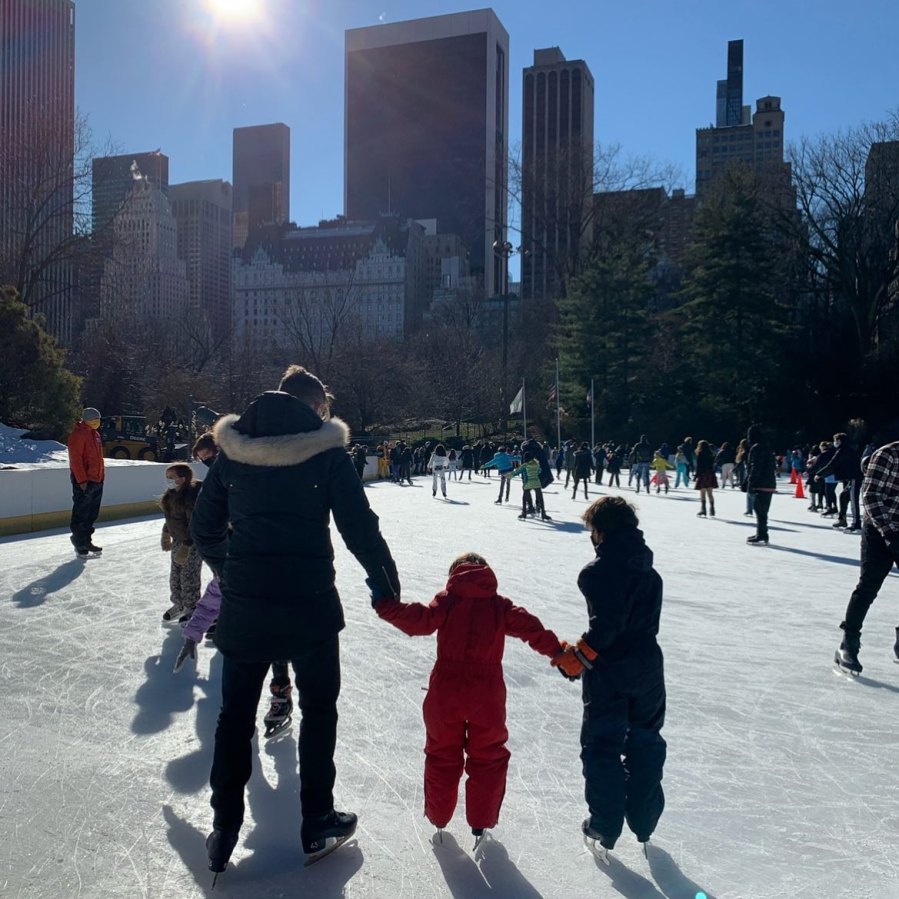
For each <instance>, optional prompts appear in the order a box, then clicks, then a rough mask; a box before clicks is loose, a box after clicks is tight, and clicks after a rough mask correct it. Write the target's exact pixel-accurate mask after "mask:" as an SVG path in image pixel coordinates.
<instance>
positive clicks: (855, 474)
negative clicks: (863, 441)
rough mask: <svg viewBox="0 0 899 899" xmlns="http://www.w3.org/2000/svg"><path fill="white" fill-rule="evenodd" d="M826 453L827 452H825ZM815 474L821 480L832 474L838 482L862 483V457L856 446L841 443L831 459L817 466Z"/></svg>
mask: <svg viewBox="0 0 899 899" xmlns="http://www.w3.org/2000/svg"><path fill="white" fill-rule="evenodd" d="M825 452H826V451H825ZM815 474H816V475H818V476H819V477H820V478H821V480H824V478H826V477H827V476H828V475H830V474H832V475H833V476H834V477H835V478H836V479H837V480H838V481H860V480H861V479H862V464H861V456H860V455H859V452H858V450H857V449H856V448H855V447H854V446H850V445H849V444H848V443H841V444H840V445H839V446H838V447H837V448H836V450H835V451H834V452H833V454H832V455H831V456H830V458H829V459H825V460H824V462H823V464H822V463H820V462H819V464H818V465H816V466H815Z"/></svg>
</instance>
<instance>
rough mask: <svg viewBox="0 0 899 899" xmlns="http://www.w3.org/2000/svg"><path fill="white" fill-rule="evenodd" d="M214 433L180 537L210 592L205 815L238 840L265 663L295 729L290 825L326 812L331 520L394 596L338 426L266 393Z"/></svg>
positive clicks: (333, 598)
mask: <svg viewBox="0 0 899 899" xmlns="http://www.w3.org/2000/svg"><path fill="white" fill-rule="evenodd" d="M214 433H215V438H216V443H217V444H218V445H219V447H220V450H221V451H220V452H219V455H218V457H217V458H216V460H215V463H214V464H213V466H212V468H211V469H210V471H209V474H208V476H207V477H206V480H205V481H204V482H203V489H202V490H201V491H200V496H199V498H198V499H197V504H196V506H195V507H194V511H193V515H192V516H191V534H192V535H193V538H194V543H195V544H196V546H197V549H198V550H199V552H200V555H201V556H202V557H203V559H204V560H205V561H206V562H207V563H208V564H209V566H210V567H211V568H212V569H213V571H214V572H215V573H216V575H218V577H219V580H220V583H221V590H222V607H221V613H220V615H219V620H218V627H217V630H216V638H215V642H216V645H217V646H218V648H219V650H220V651H221V653H222V656H223V657H224V661H223V664H222V710H221V713H220V715H219V720H218V727H217V729H216V733H215V752H214V755H213V762H212V774H211V777H210V783H211V785H212V800H211V801H212V807H213V809H214V810H215V819H214V823H215V826H216V827H220V828H224V829H226V830H237V829H239V828H240V826H241V823H242V822H243V814H244V801H243V799H244V788H245V786H246V784H247V782H248V781H249V779H250V773H251V768H252V744H251V740H252V737H253V730H254V722H255V718H256V709H257V706H258V703H259V697H260V694H261V691H262V685H263V682H264V680H265V677H266V674H267V672H268V668H269V663H270V662H273V661H276V660H279V659H289V660H290V661H291V664H292V665H293V668H294V672H295V675H296V685H297V690H298V692H299V706H300V709H301V711H302V716H303V723H302V727H301V728H300V739H299V756H300V805H301V808H302V812H303V816H304V818H307V817H311V816H317V815H323V814H326V813H328V812H329V811H331V809H332V808H333V803H334V798H333V788H334V780H335V775H336V772H335V768H334V749H335V745H336V740H337V697H338V694H339V692H340V656H339V649H338V638H337V635H338V633H339V631H341V630H342V629H343V626H344V618H343V608H342V606H341V603H340V597H339V596H338V593H337V589H336V587H335V583H334V581H335V572H334V550H333V547H332V546H331V534H330V528H329V524H330V522H331V517H332V516H333V519H334V523H335V525H336V526H337V529H338V530H339V531H340V535H341V536H342V537H343V540H344V542H345V543H346V545H347V548H348V549H349V550H350V552H351V553H352V554H353V555H354V556H355V557H356V558H357V559H358V560H359V562H360V563H361V564H362V566H363V567H364V568H365V571H366V573H367V575H368V579H369V584H370V585H371V587H372V589H373V590H377V591H378V592H379V593H381V594H382V595H384V596H393V595H394V594H395V593H399V589H400V585H399V578H398V577H397V573H396V566H395V564H394V562H393V558H392V557H391V555H390V551H389V550H388V548H387V545H386V543H385V542H384V539H383V537H382V536H381V533H380V530H379V527H378V517H377V515H375V513H374V512H373V511H372V510H371V508H370V507H369V505H368V500H367V499H366V496H365V490H364V488H363V486H362V483H361V481H360V480H359V478H358V477H357V475H356V472H355V471H354V468H353V463H352V461H351V459H350V457H349V455H348V454H347V452H346V450H345V448H344V447H345V445H346V443H347V441H348V438H349V428H348V427H347V426H346V425H345V424H344V423H343V422H342V421H340V420H339V419H332V420H331V421H322V420H321V418H319V417H318V415H317V414H316V413H315V412H314V411H313V410H312V408H311V407H310V406H307V405H306V404H305V403H302V402H300V401H299V400H298V399H296V398H295V397H293V396H291V395H289V394H287V393H281V392H276V391H272V392H269V393H264V394H262V396H259V397H257V398H256V399H255V400H254V401H253V402H252V403H251V404H250V406H249V407H248V408H247V409H246V411H245V412H244V413H243V415H241V416H240V417H239V418H238V417H237V416H236V415H229V416H225V417H224V418H222V419H220V420H219V421H218V423H217V424H216V426H215V430H214ZM229 523H230V526H229Z"/></svg>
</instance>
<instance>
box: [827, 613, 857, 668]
mask: <svg viewBox="0 0 899 899" xmlns="http://www.w3.org/2000/svg"><path fill="white" fill-rule="evenodd" d="M840 629H841V630H842V631H843V632H844V633H845V636H844V637H843V641H842V643H840V648H839V649H838V650H837V651H836V652H835V653H834V657H833V662H834V664H835V665H836V666H837V668H839V669H840V670H841V671H848V672H849V673H850V674H851V675H852V676H853V677H858V676H859V675H860V674H861V673H862V663H861V662H859V660H858V652H859V650H860V649H861V645H862V644H861V634H858V633H853V632H852V631H847V630H846V622H845V621H844V622H843V623H842V624H841V625H840Z"/></svg>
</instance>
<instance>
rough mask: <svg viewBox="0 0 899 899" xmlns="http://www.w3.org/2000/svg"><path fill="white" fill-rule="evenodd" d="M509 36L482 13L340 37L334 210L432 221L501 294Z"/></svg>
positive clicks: (366, 217)
mask: <svg viewBox="0 0 899 899" xmlns="http://www.w3.org/2000/svg"><path fill="white" fill-rule="evenodd" d="M508 60H509V36H508V34H507V33H506V30H505V28H503V26H502V24H501V23H500V21H499V19H497V17H496V15H495V14H494V13H493V11H492V10H490V9H481V10H476V11H474V12H463V13H454V14H452V15H445V16H434V17H433V18H427V19H414V20H411V21H407V22H395V23H391V24H388V25H375V26H372V27H370V28H354V29H350V30H348V31H347V32H346V58H345V68H346V77H345V111H344V115H345V130H344V144H345V147H344V166H345V168H344V206H345V209H344V211H345V213H346V216H347V218H348V219H350V220H356V219H363V220H376V219H377V218H378V216H379V215H381V214H382V213H397V214H398V215H400V216H401V217H402V218H414V219H433V218H436V219H437V226H438V229H439V231H440V232H441V233H453V234H458V235H459V236H460V237H461V238H462V242H463V244H464V246H465V247H466V249H467V251H468V253H469V263H470V269H471V273H472V275H476V276H478V277H479V278H480V279H482V281H483V285H484V290H485V292H486V293H487V294H488V295H493V294H502V293H504V292H505V289H506V262H505V259H504V258H503V256H502V255H501V253H498V252H497V251H496V250H495V249H494V246H493V245H494V242H495V241H499V242H500V243H502V242H503V241H505V239H506V208H507V205H508V200H507V183H506V177H507V176H506V157H507V150H508V120H509V110H508V95H509V62H508Z"/></svg>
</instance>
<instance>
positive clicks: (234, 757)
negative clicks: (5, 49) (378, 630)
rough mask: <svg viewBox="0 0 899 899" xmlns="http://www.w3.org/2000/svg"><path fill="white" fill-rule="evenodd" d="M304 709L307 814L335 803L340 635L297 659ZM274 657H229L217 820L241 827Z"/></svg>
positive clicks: (215, 775) (215, 776)
mask: <svg viewBox="0 0 899 899" xmlns="http://www.w3.org/2000/svg"><path fill="white" fill-rule="evenodd" d="M291 664H292V665H293V670H294V678H295V681H296V686H297V692H298V694H299V703H298V704H299V708H300V712H301V713H302V723H301V725H300V740H299V754H300V806H301V808H302V812H303V817H309V816H313V815H324V814H326V813H327V812H329V811H331V809H332V808H333V807H334V781H335V779H336V776H337V772H336V770H335V768H334V749H335V747H336V745H337V697H338V695H339V694H340V644H339V641H338V638H337V635H336V634H335V635H334V636H333V637H329V638H328V639H327V640H323V641H322V642H321V643H316V644H315V645H313V646H310V647H309V648H308V649H306V650H305V651H303V652H302V653H301V654H300V655H298V656H295V657H294V658H293V659H291ZM268 669H269V663H268V662H242V661H238V660H236V659H232V658H229V657H228V656H225V657H224V660H223V663H222V710H221V712H220V713H219V720H218V727H217V728H216V731H215V752H214V754H213V758H212V774H211V775H210V778H209V783H210V785H211V787H212V800H211V804H212V808H213V811H214V824H215V826H216V827H222V828H225V829H228V830H237V829H239V828H240V826H241V824H242V823H243V815H244V790H245V788H246V785H247V782H248V781H249V779H250V774H251V772H252V768H253V742H252V741H253V731H254V730H255V727H256V714H257V709H258V706H259V697H260V694H261V693H262V685H263V682H264V681H265V677H266V674H267V673H268Z"/></svg>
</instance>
